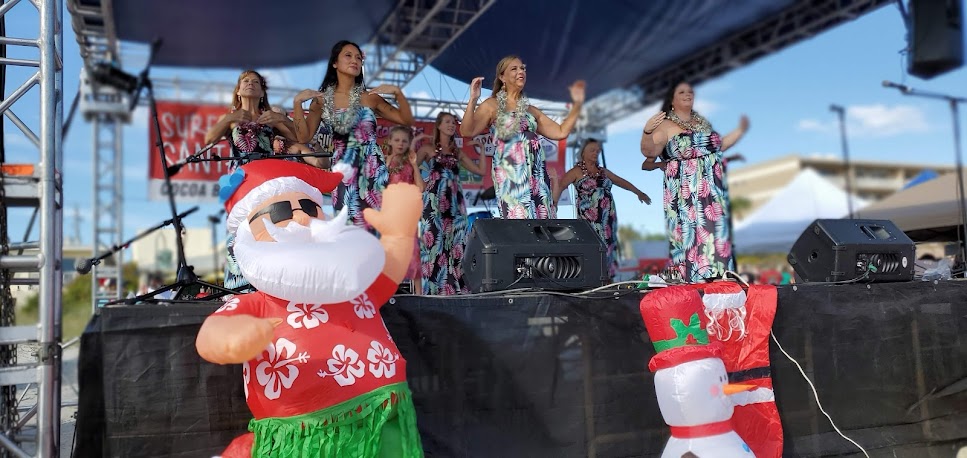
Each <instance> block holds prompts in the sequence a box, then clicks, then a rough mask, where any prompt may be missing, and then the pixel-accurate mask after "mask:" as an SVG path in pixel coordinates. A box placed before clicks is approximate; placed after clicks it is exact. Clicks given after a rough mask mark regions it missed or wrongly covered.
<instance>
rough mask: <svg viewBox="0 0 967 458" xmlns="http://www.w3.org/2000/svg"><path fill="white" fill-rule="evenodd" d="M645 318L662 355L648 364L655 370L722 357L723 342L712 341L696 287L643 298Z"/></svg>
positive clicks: (679, 288)
mask: <svg viewBox="0 0 967 458" xmlns="http://www.w3.org/2000/svg"><path fill="white" fill-rule="evenodd" d="M639 308H640V311H641V318H642V319H643V320H644V321H645V328H646V329H647V330H648V336H649V337H650V338H651V342H652V344H653V345H654V346H655V351H656V352H658V354H656V355H655V357H654V358H652V359H651V361H650V362H649V363H648V369H649V370H651V371H652V372H654V371H657V370H660V369H665V368H668V367H672V366H676V365H678V364H682V363H687V362H689V361H697V360H700V359H706V358H719V357H721V345H720V344H719V343H717V342H716V343H714V344H711V345H710V344H709V338H708V332H707V331H706V330H705V329H706V326H707V325H708V318H707V317H706V315H705V311H704V305H703V303H702V296H701V294H700V293H699V291H698V289H696V288H693V287H687V286H686V287H669V288H662V289H660V290H657V291H651V292H649V293H648V294H646V295H645V297H644V298H642V299H641V303H640V305H639Z"/></svg>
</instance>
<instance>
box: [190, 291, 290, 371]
mask: <svg viewBox="0 0 967 458" xmlns="http://www.w3.org/2000/svg"><path fill="white" fill-rule="evenodd" d="M240 297H242V298H244V297H245V296H240ZM247 302H248V301H240V299H239V297H235V298H233V299H232V300H230V301H228V302H226V303H225V305H223V306H221V308H219V309H218V310H217V311H215V313H213V314H211V316H209V317H208V318H206V319H205V322H204V323H202V325H201V329H199V330H198V337H196V338H195V349H197V350H198V355H199V356H201V357H202V359H204V360H205V361H208V362H211V363H215V364H241V363H244V362H246V361H249V360H251V359H254V358H255V357H257V356H258V355H260V354H261V353H262V351H264V350H265V347H266V346H267V345H269V343H271V342H272V340H273V339H274V338H275V327H276V326H278V325H279V323H281V322H282V319H281V318H260V317H258V316H254V315H252V314H251V313H252V312H253V311H254V310H246V307H245V305H249V304H247Z"/></svg>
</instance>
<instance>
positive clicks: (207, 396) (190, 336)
mask: <svg viewBox="0 0 967 458" xmlns="http://www.w3.org/2000/svg"><path fill="white" fill-rule="evenodd" d="M641 297H642V294H641V293H639V292H628V293H627V294H625V295H623V296H621V297H618V298H599V299H587V298H578V297H573V296H562V295H550V294H534V295H514V296H507V295H504V296H487V297H473V296H468V297H456V298H434V297H417V296H402V297H401V296H398V297H395V298H394V299H393V300H392V301H391V303H390V304H387V305H386V306H384V308H383V317H384V320H385V321H386V324H387V327H388V328H389V330H390V332H391V333H392V335H393V338H394V340H395V341H396V343H397V345H398V346H399V348H400V351H401V352H402V354H403V357H404V358H406V360H407V365H408V369H407V378H408V380H409V383H410V386H411V389H412V390H413V394H414V402H415V404H416V407H417V415H418V423H419V427H420V432H421V436H422V438H423V443H424V448H425V450H426V452H427V456H446V457H470V456H501V457H517V456H519V457H535V456H554V457H565V456H575V457H577V456H593V457H612V456H621V457H629V456H658V455H659V454H660V453H661V450H662V447H663V446H664V443H665V440H666V439H667V436H668V432H667V431H668V429H667V427H666V426H665V425H664V423H663V421H662V418H661V415H660V413H659V411H658V406H657V401H656V400H655V392H654V385H653V383H652V375H651V373H650V372H648V370H647V362H648V360H649V359H650V358H651V357H652V356H653V355H654V350H653V348H652V345H651V343H650V342H649V341H648V335H647V333H646V332H645V329H644V324H643V323H642V320H641V317H640V314H639V312H638V303H639V301H640V299H641ZM216 307H217V304H213V303H177V304H169V305H159V304H148V305H136V306H130V307H116V308H113V307H112V308H106V309H104V310H102V312H101V314H100V315H99V316H96V317H95V318H94V319H93V320H92V321H91V323H90V325H89V326H88V329H87V330H86V331H85V333H84V336H83V338H82V345H81V355H80V363H79V375H80V381H81V382H80V406H79V410H78V421H77V434H78V435H77V453H76V454H75V456H83V457H90V456H184V457H189V456H191V457H195V456H212V455H216V454H218V453H219V452H220V451H221V450H222V447H224V446H225V444H227V443H228V442H229V441H230V440H231V439H232V438H233V437H235V436H236V435H238V434H241V433H243V432H244V431H245V430H246V425H247V422H248V419H249V418H250V415H249V413H248V409H247V407H246V405H245V402H244V398H243V395H242V387H241V369H240V366H216V365H212V364H209V363H205V362H203V361H201V360H200V359H199V358H198V356H197V354H196V353H195V348H194V337H195V334H196V332H197V330H198V326H199V325H200V323H201V321H202V320H203V319H204V318H205V317H206V316H207V315H208V314H209V313H211V312H212V311H213V310H214V309H215V308H216ZM773 331H774V333H775V335H776V338H777V339H778V340H779V342H780V343H781V344H782V345H783V347H784V348H785V349H786V351H788V352H789V353H790V354H791V355H792V356H793V357H794V358H795V359H796V360H798V361H799V362H800V363H801V364H802V365H803V367H804V368H805V370H806V373H807V374H809V376H810V377H811V378H812V380H813V382H814V383H815V385H816V388H817V390H818V391H819V396H820V399H821V401H822V403H823V405H824V407H825V408H826V410H827V411H828V412H829V413H830V415H831V416H832V418H833V419H834V420H835V421H836V423H837V425H838V426H839V427H840V429H842V430H843V432H844V433H846V434H847V435H849V436H851V437H852V438H854V439H855V440H857V441H858V442H859V443H860V444H862V445H863V446H864V447H865V448H866V449H867V450H868V451H870V452H871V455H872V456H891V457H893V456H911V457H912V456H918V457H921V456H944V457H952V456H954V455H955V454H956V452H957V450H958V448H959V447H961V446H967V393H965V392H964V391H959V392H954V393H951V394H949V395H945V396H942V397H936V396H933V397H932V396H930V395H929V393H932V392H939V391H941V390H943V389H944V388H946V387H948V386H950V385H951V384H954V383H956V382H958V381H961V383H964V382H963V380H964V379H965V377H967V283H963V282H941V283H931V282H910V283H885V284H871V285H839V286H828V285H808V284H807V285H796V286H788V287H780V288H779V303H778V310H777V314H776V320H775V323H774V326H773ZM770 355H771V363H772V366H771V375H772V377H773V382H774V386H775V394H776V404H777V406H778V408H779V412H780V415H781V417H782V421H783V429H784V435H785V455H786V456H843V455H847V454H851V453H853V452H855V451H856V449H855V448H854V447H853V446H852V445H851V444H849V443H848V442H846V441H845V440H843V439H841V438H840V437H839V436H838V435H836V434H835V432H833V430H832V428H831V427H830V425H829V423H828V421H827V420H826V419H825V417H823V416H822V414H821V413H820V412H819V410H818V408H817V406H816V403H815V401H814V399H813V395H812V394H811V393H810V391H809V388H808V386H807V384H806V382H805V380H803V378H802V376H801V375H800V374H799V371H798V369H796V367H795V366H794V365H793V364H792V363H791V362H790V361H788V360H787V359H786V358H785V357H784V356H783V355H782V354H781V353H780V352H779V351H778V349H777V348H776V347H775V345H774V344H772V346H771V347H770ZM922 399H923V400H924V401H923V402H921V403H920V404H919V405H917V407H915V408H912V409H911V406H914V404H916V403H917V402H918V401H920V400H922Z"/></svg>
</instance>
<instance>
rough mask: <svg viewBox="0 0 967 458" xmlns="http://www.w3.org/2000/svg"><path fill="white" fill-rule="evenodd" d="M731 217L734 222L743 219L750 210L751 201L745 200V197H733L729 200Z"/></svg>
mask: <svg viewBox="0 0 967 458" xmlns="http://www.w3.org/2000/svg"><path fill="white" fill-rule="evenodd" d="M731 208H732V215H733V216H734V217H735V221H736V222H738V221H741V220H742V218H745V217H746V216H747V215H746V214H747V213H748V212H749V210H751V209H752V201H751V200H749V199H746V198H745V197H733V198H732V199H731Z"/></svg>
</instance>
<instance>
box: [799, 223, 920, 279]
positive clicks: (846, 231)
mask: <svg viewBox="0 0 967 458" xmlns="http://www.w3.org/2000/svg"><path fill="white" fill-rule="evenodd" d="M915 253H916V248H915V247H914V245H913V241H912V240H910V238H909V237H907V235H906V234H904V233H903V232H902V231H901V230H900V229H898V228H897V227H896V225H894V224H893V222H892V221H888V220H878V219H817V220H816V221H813V223H812V224H810V225H809V227H807V228H806V230H805V231H803V233H802V235H800V236H799V239H798V240H796V243H795V244H793V246H792V250H791V251H790V252H789V257H788V259H789V264H790V265H792V268H793V269H795V270H796V274H798V275H799V277H800V278H802V279H803V281H806V282H829V281H844V280H856V279H860V278H863V277H864V275H866V278H864V281H874V282H883V281H911V280H913V268H914V266H913V263H914V260H915V259H916V258H915V257H914V255H915ZM867 271H869V273H867Z"/></svg>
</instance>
